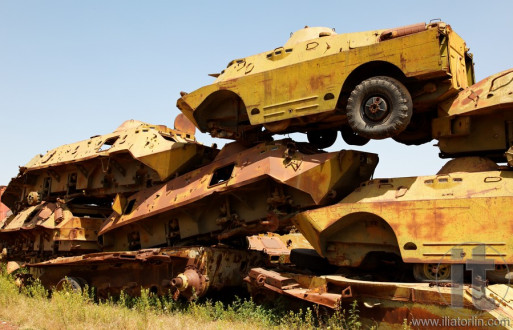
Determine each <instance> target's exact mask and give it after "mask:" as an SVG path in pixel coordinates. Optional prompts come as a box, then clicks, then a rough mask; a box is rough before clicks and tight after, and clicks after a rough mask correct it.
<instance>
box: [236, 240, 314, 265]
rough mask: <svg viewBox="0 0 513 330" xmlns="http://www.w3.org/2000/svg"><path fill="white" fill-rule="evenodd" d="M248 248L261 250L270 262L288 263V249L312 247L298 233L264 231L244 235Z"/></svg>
mask: <svg viewBox="0 0 513 330" xmlns="http://www.w3.org/2000/svg"><path fill="white" fill-rule="evenodd" d="M246 239H247V240H248V244H249V248H248V249H249V250H255V251H262V252H263V253H264V254H265V255H266V256H268V257H269V260H270V262H275V263H290V251H291V250H292V249H299V248H303V249H313V248H312V245H310V243H308V241H307V240H306V239H305V237H304V236H303V235H301V234H300V233H289V234H283V235H278V234H276V233H265V234H259V235H252V236H248V237H246Z"/></svg>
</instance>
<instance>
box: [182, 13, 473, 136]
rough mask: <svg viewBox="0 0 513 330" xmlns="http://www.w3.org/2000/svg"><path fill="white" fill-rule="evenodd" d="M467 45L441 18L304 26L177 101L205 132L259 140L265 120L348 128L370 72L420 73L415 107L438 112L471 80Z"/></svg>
mask: <svg viewBox="0 0 513 330" xmlns="http://www.w3.org/2000/svg"><path fill="white" fill-rule="evenodd" d="M449 46H450V47H449ZM467 50H468V49H467V48H466V45H465V42H464V41H463V40H462V39H461V38H460V37H459V36H458V35H457V34H456V33H454V31H452V29H451V28H450V26H449V25H447V24H445V23H442V22H438V23H432V24H427V25H426V24H424V23H421V24H416V25H413V26H408V27H401V28H395V29H388V30H375V31H366V32H357V33H345V34H337V33H335V32H334V31H333V30H331V29H327V28H310V27H305V29H302V30H299V31H297V32H295V33H294V34H293V35H292V36H291V38H290V40H289V41H288V42H287V43H286V44H285V45H284V46H283V47H278V48H276V49H274V50H272V51H267V52H263V53H260V54H257V55H253V56H248V57H245V58H241V59H236V60H233V61H231V62H230V63H229V65H228V67H227V68H226V69H224V70H223V71H222V72H221V73H220V74H218V75H215V76H216V77H217V78H216V81H215V82H214V83H213V84H211V85H207V86H204V87H202V88H200V89H198V90H196V91H193V92H191V93H189V94H187V93H182V97H181V98H180V99H179V100H178V101H177V106H178V108H179V109H180V110H181V111H182V113H184V114H185V115H186V116H187V117H188V118H189V119H190V120H191V121H192V122H193V123H194V124H195V125H196V126H197V127H198V128H199V129H200V130H201V131H202V132H209V133H210V134H211V135H212V136H218V137H224V138H232V139H238V140H242V139H244V140H248V139H254V138H255V135H254V134H257V135H258V132H257V131H256V130H255V128H260V127H261V126H262V125H263V126H264V127H265V128H266V129H267V130H268V131H270V132H272V133H279V132H291V131H299V132H306V131H308V130H318V129H325V128H334V129H336V130H338V129H340V128H341V127H342V126H343V125H347V118H346V116H345V105H346V103H347V100H348V96H349V94H350V93H351V91H352V90H353V89H354V87H355V86H356V84H358V83H360V82H361V81H363V80H364V79H367V78H369V77H370V75H369V74H368V73H369V70H371V71H373V72H379V74H378V73H376V75H378V76H379V75H385V76H387V74H388V75H392V76H394V77H396V78H398V79H399V77H400V76H402V77H409V78H415V79H414V80H415V83H407V86H406V87H407V88H408V89H409V91H410V93H411V95H414V99H413V103H414V109H422V110H427V109H429V110H430V111H433V112H435V111H436V105H437V103H438V102H440V101H442V100H444V99H446V98H448V97H450V96H452V95H454V94H456V93H457V92H458V91H459V90H460V89H463V88H466V87H468V86H469V85H470V84H472V83H473V82H474V81H473V76H471V77H469V76H468V74H467V72H468V71H472V68H471V67H472V65H473V64H472V61H471V60H470V61H468V60H467V59H468V58H469V55H468V54H467ZM460 53H461V54H460ZM369 63H373V64H372V65H374V66H373V67H372V69H370V68H367V69H366V70H365V69H362V68H364V67H365V65H367V64H369ZM384 68H386V69H384ZM359 69H362V72H359V71H358V70H359ZM392 72H395V73H398V72H399V73H400V74H399V75H398V76H395V75H394V74H393V73H392ZM247 122H249V123H250V125H248V124H247ZM357 133H359V132H357Z"/></svg>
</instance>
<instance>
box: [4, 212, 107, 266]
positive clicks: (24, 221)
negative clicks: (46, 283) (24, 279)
mask: <svg viewBox="0 0 513 330" xmlns="http://www.w3.org/2000/svg"><path fill="white" fill-rule="evenodd" d="M103 212H104V213H103V215H102V210H101V209H100V208H97V209H96V210H95V213H96V216H93V213H91V214H90V215H89V216H75V215H74V214H73V212H72V210H70V208H69V207H68V206H67V205H66V204H65V203H60V202H56V203H49V202H41V203H40V204H38V205H35V206H31V207H28V208H26V209H24V210H22V211H21V212H18V213H17V214H15V215H12V216H11V217H9V218H8V219H7V220H6V221H5V223H4V225H3V227H2V229H1V230H0V246H2V247H3V248H5V249H6V251H5V256H4V257H5V259H9V260H20V261H30V260H34V258H38V259H41V258H42V259H45V258H48V257H50V256H52V255H66V254H79V253H88V252H92V251H99V250H100V248H101V247H100V245H99V244H98V241H97V238H98V237H97V233H98V229H99V228H100V226H101V224H102V223H103V221H104V220H105V218H106V217H107V215H108V214H109V212H108V209H103Z"/></svg>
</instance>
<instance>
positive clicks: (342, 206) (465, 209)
mask: <svg viewBox="0 0 513 330" xmlns="http://www.w3.org/2000/svg"><path fill="white" fill-rule="evenodd" d="M512 188H513V171H512V170H511V168H509V167H500V166H498V165H497V164H496V163H495V162H493V161H491V160H490V159H486V158H481V157H461V158H456V159H453V160H451V161H449V162H448V163H447V164H446V165H445V166H444V167H443V168H442V169H441V170H440V171H439V173H438V174H436V175H431V176H422V177H408V178H393V179H373V180H370V181H367V182H364V183H362V184H361V186H360V187H359V188H357V189H355V191H354V192H352V193H351V194H349V195H348V196H347V197H345V198H344V199H342V200H341V201H340V202H339V203H337V204H334V205H331V206H327V207H324V208H318V209H315V210H309V211H305V212H302V213H300V214H298V215H297V216H296V217H294V218H293V220H292V221H293V223H294V224H295V225H296V227H297V228H298V229H299V230H300V231H301V233H302V234H303V235H304V236H305V237H306V238H307V240H308V241H309V242H310V243H311V244H312V246H313V247H314V248H315V250H316V251H317V252H318V253H319V255H321V256H323V257H325V258H327V260H328V261H329V262H330V263H331V264H334V265H337V266H340V267H366V268H370V267H373V266H375V265H373V264H372V263H373V262H375V261H376V260H385V259H387V258H389V260H394V259H395V262H398V263H400V262H403V263H406V264H411V265H412V266H413V275H414V276H415V279H416V280H418V281H435V280H449V279H450V278H451V264H465V263H466V262H467V261H468V260H470V259H472V258H473V257H474V258H475V257H476V256H475V255H476V253H473V252H475V251H474V250H473V249H474V248H476V246H478V245H480V244H485V245H486V247H487V250H486V251H485V252H482V254H483V257H486V258H490V259H491V260H493V261H494V264H495V265H497V271H500V270H504V269H506V268H507V266H506V265H512V264H513V258H512V256H513V253H512V251H513V241H512V240H511V235H510V232H509V230H506V228H510V227H511V223H512V221H513V218H512V217H511V214H510V213H511V212H509V206H508V205H510V203H511V202H512V201H513V196H512V195H511V191H512ZM477 242H480V243H477ZM454 249H461V256H459V257H458V258H452V255H451V251H452V250H454ZM487 273H489V274H491V275H492V276H493V277H494V278H495V277H496V276H495V275H497V272H494V271H493V270H490V271H489V272H487ZM504 275H506V273H504V274H502V277H503V278H502V279H503V280H504Z"/></svg>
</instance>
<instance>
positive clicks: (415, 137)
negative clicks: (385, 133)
mask: <svg viewBox="0 0 513 330" xmlns="http://www.w3.org/2000/svg"><path fill="white" fill-rule="evenodd" d="M432 119H433V118H432V115H431V114H430V113H421V114H414V115H413V117H411V121H410V124H409V125H408V127H406V129H405V130H404V131H402V132H401V133H399V134H398V135H396V136H394V137H392V139H394V140H395V141H397V142H399V143H402V144H405V145H407V146H411V145H415V146H419V145H421V144H424V143H428V142H430V141H432V140H433V135H432V133H431V121H432Z"/></svg>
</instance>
